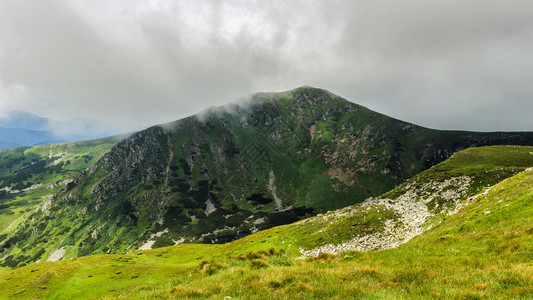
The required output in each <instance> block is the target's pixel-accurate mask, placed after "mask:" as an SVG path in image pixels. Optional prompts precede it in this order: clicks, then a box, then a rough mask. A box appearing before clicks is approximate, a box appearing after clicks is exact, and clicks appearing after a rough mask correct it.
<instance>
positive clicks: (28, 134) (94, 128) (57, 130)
mask: <svg viewBox="0 0 533 300" xmlns="http://www.w3.org/2000/svg"><path fill="white" fill-rule="evenodd" d="M113 134H115V132H114V131H113V130H112V129H111V126H109V125H106V124H103V123H101V122H98V121H95V120H88V119H82V118H76V119H72V120H69V121H64V122H63V121H56V120H52V119H48V118H43V117H40V116H38V115H36V114H33V113H30V112H26V111H13V112H10V113H9V114H8V115H7V116H6V117H4V118H2V119H0V150H2V149H9V148H17V147H26V146H36V145H43V144H55V143H62V142H66V141H81V140H89V139H95V138H100V137H104V136H110V135H113Z"/></svg>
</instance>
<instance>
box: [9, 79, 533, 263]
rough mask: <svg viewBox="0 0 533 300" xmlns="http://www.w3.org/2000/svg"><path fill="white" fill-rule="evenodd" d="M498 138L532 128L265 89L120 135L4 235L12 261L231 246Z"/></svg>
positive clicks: (528, 136)
mask: <svg viewBox="0 0 533 300" xmlns="http://www.w3.org/2000/svg"><path fill="white" fill-rule="evenodd" d="M492 144H522V145H528V144H533V133H501V132H500V133H475V132H459V131H438V130H431V129H427V128H422V127H419V126H416V125H413V124H409V123H406V122H402V121H399V120H395V119H392V118H389V117H387V116H384V115H381V114H379V113H376V112H373V111H371V110H369V109H367V108H365V107H362V106H359V105H356V104H354V103H351V102H349V101H347V100H345V99H342V98H340V97H338V96H336V95H333V94H331V93H329V92H327V91H325V90H320V89H315V88H310V87H303V88H298V89H295V90H292V91H289V92H284V93H268V94H267V93H263V94H257V95H254V96H252V97H251V98H250V99H248V100H246V101H241V102H239V103H236V104H233V105H229V106H226V107H219V108H211V109H209V110H207V111H205V112H203V113H201V114H199V115H196V116H191V117H189V118H185V119H182V120H179V121H176V122H173V123H169V124H164V125H160V126H154V127H151V128H149V129H147V130H144V131H141V132H138V133H136V134H133V135H132V136H131V137H129V138H127V139H125V140H123V141H121V142H120V143H118V144H117V145H116V146H114V147H113V148H112V149H111V151H109V152H108V153H106V154H105V155H103V156H102V158H101V159H100V160H99V161H98V162H97V163H95V164H94V165H93V166H91V167H90V168H89V169H88V170H87V171H85V172H83V173H82V174H81V175H80V176H79V177H77V178H76V180H74V181H73V182H71V183H70V184H68V185H67V186H66V188H64V189H63V190H61V191H60V192H58V193H57V194H55V195H54V196H53V197H52V198H51V199H50V200H48V201H46V203H44V204H43V205H42V206H41V207H40V209H38V210H36V211H34V212H33V213H31V214H30V215H29V216H28V217H27V218H25V219H24V220H23V221H21V222H20V224H19V226H18V227H17V228H16V229H12V230H9V231H6V232H5V233H4V236H3V238H2V239H0V241H1V242H0V243H1V244H0V245H1V246H2V248H3V249H4V259H3V265H4V266H17V265H19V266H21V265H24V264H27V263H30V262H34V261H37V260H45V259H51V260H55V259H59V258H73V257H79V256H85V255H89V254H97V253H127V252H131V251H133V250H136V249H149V248H156V247H162V246H168V245H175V244H180V243H225V242H229V241H231V240H234V239H238V238H241V237H243V236H246V235H249V234H251V233H254V232H257V231H260V230H264V229H267V228H270V227H273V226H277V225H282V224H288V223H292V222H295V221H297V220H300V219H303V218H306V217H309V216H313V215H316V214H319V213H324V212H327V211H329V210H333V209H338V208H341V207H346V206H349V205H352V204H355V203H359V202H362V201H363V200H364V199H366V198H368V197H372V196H377V195H380V194H382V193H384V192H386V191H388V190H390V189H392V188H393V187H394V186H396V185H398V184H400V183H402V182H403V181H404V180H406V179H408V178H410V177H412V176H414V175H416V174H417V173H419V172H420V171H422V170H424V169H427V168H429V167H431V166H433V165H435V164H437V163H439V162H441V161H443V160H445V159H446V158H448V157H450V156H451V155H452V154H453V153H455V152H456V151H458V150H461V149H464V148H467V147H471V146H481V145H492Z"/></svg>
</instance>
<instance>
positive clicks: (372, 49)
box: [0, 0, 533, 131]
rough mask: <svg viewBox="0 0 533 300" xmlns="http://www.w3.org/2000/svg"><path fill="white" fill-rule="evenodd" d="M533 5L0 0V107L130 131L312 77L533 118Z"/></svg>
mask: <svg viewBox="0 0 533 300" xmlns="http://www.w3.org/2000/svg"><path fill="white" fill-rule="evenodd" d="M30 7H31V9H29V8H30ZM531 11H533V3H531V1H519V0H510V1H490V0H489V1H487V0H484V1H481V0H473V1H466V2H465V1H458V0H451V1H422V0H407V1H382V0H376V1H343V0H330V1H325V0H323V1H321V0H315V1H303V0H298V1H290V2H289V1H243V0H234V1H231V0H227V1H207V0H204V1H164V0H159V1H135V2H133V1H125V0H124V1H112V2H110V1H90V2H85V1H47V2H46V3H45V2H43V1H37V0H26V1H11V2H9V1H4V2H2V3H0V115H1V114H2V113H3V114H5V113H7V112H8V111H10V110H14V109H25V110H30V111H33V112H36V113H39V114H41V115H46V116H49V117H51V118H54V119H63V120H69V119H72V118H74V117H84V118H93V119H98V120H100V121H103V122H107V123H110V124H113V125H114V126H115V127H116V128H117V129H118V130H123V131H130V130H134V129H138V128H141V127H143V126H148V125H153V124H156V123H162V122H168V121H172V120H175V119H178V118H181V117H185V116H188V115H191V114H194V113H196V112H199V111H202V110H203V109H205V108H206V107H209V106H218V105H223V104H226V103H228V102H232V101H235V100H236V99H239V98H242V97H243V96H246V95H248V94H250V93H254V92H263V91H282V90H288V89H292V88H294V87H297V86H301V85H304V84H308V85H312V86H317V87H321V88H325V89H328V90H331V91H333V92H335V93H336V94H339V95H341V96H344V97H346V98H347V99H349V100H352V101H354V102H356V103H359V104H362V105H365V106H368V107H369V108H372V109H375V110H377V111H380V112H382V113H386V114H389V115H392V116H394V117H397V118H401V119H404V120H407V121H410V122H414V123H418V124H421V125H425V126H429V127H435V128H446V129H470V130H533V120H531V118H529V117H528V115H529V112H531V111H533V101H531V96H532V95H533V87H531V84H529V81H530V78H533V59H532V54H531V53H533V18H531V16H530V15H531V14H530V12H531Z"/></svg>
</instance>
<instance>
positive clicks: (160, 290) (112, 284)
mask: <svg viewBox="0 0 533 300" xmlns="http://www.w3.org/2000/svg"><path fill="white" fill-rule="evenodd" d="M531 152H533V151H532V148H531V147H485V148H474V149H468V150H466V151H462V152H459V153H457V154H456V155H454V156H453V157H452V158H451V159H450V160H448V161H446V162H444V163H442V164H439V165H437V166H435V167H434V168H432V169H430V170H428V171H425V172H423V173H421V174H419V175H418V176H415V177H414V178H413V179H411V180H409V181H408V182H406V183H405V184H404V185H401V186H398V187H397V188H396V191H395V190H393V191H391V193H388V195H384V196H382V197H380V198H379V199H390V198H392V197H391V195H399V196H398V197H401V195H402V192H407V191H406V186H411V187H415V186H419V187H418V188H414V190H418V189H421V190H422V192H425V191H427V187H432V186H434V185H433V182H435V181H437V182H447V181H446V180H447V179H450V178H454V177H463V176H469V177H472V178H474V179H472V181H471V184H470V185H469V186H470V187H472V190H470V189H469V190H467V191H466V192H465V193H468V195H470V193H472V192H473V190H477V191H478V192H480V191H481V189H482V188H483V189H484V190H483V191H484V192H483V193H481V194H479V195H478V196H476V197H469V198H468V199H467V198H463V199H461V201H460V203H461V204H462V208H461V209H459V210H458V212H457V213H456V214H452V215H444V216H442V217H441V218H440V219H439V222H436V223H434V224H433V225H434V226H433V227H432V228H431V229H429V230H427V231H426V232H425V233H424V234H423V235H420V236H418V237H416V238H414V239H412V240H411V241H410V242H408V243H406V244H404V245H402V246H400V247H399V248H396V249H389V250H382V251H373V252H344V253H341V254H338V255H334V254H328V253H323V254H320V255H319V256H317V257H310V258H301V253H300V248H305V249H308V248H309V247H316V246H318V245H320V242H319V241H317V240H316V238H315V236H316V234H314V233H313V232H314V231H316V230H320V229H325V227H320V228H311V227H306V224H308V223H310V222H314V221H313V220H315V221H316V220H319V219H322V218H323V217H324V216H325V215H324V216H317V217H313V218H311V219H310V220H311V221H308V220H304V221H300V222H297V223H295V224H291V225H284V226H279V227H274V228H271V229H267V230H264V231H261V232H258V233H256V234H253V235H250V236H247V237H245V238H242V239H239V240H236V241H233V242H230V243H227V244H223V245H199V244H196V245H194V244H189V245H179V246H173V247H165V248H160V249H154V250H146V251H137V252H133V253H130V254H127V255H96V256H87V257H81V258H76V259H72V260H65V261H60V262H54V263H52V262H46V263H37V264H32V265H29V266H26V267H22V268H17V269H14V270H11V271H8V270H4V271H2V272H1V273H0V297H2V298H29V297H32V298H54V299H58V298H59V299H72V298H141V299H161V298H162V299H174V298H213V299H221V298H224V297H226V296H229V297H232V298H233V299H256V298H273V299H276V298H279V299H294V298H332V299H335V298H338V299H345V298H356V299H357V298H361V299H368V298H372V299H391V298H393V299H420V298H423V299H427V298H435V299H441V298H442V299H484V298H491V299H501V298H505V299H509V298H511V299H513V298H515V299H523V298H531V297H533V276H531V275H532V274H533V264H532V263H531V258H532V257H533V256H532V255H533V250H532V249H533V227H532V224H533V206H532V205H531V203H532V200H533V190H532V189H531V187H532V186H533V170H530V169H528V170H525V169H526V168H527V167H531V166H532V165H533V162H532V158H531V157H533V155H532V154H531ZM502 168H503V169H502ZM480 170H483V172H480ZM497 170H499V171H497ZM524 170H525V171H524ZM518 172H521V173H518ZM498 176H500V177H498ZM503 176H505V177H507V179H503ZM498 178H500V180H498ZM448 182H451V181H448ZM487 182H488V183H489V185H490V188H487V186H484V187H482V185H484V184H485V183H487ZM398 189H400V192H398ZM456 189H460V187H456ZM409 192H413V190H411V191H409ZM422 192H420V193H419V194H422ZM399 199H401V198H399ZM355 207H357V206H355ZM342 211H346V209H341V210H339V211H338V212H330V213H329V214H328V215H337V217H336V218H339V219H342V218H343V216H342V215H343V214H342V213H341V212H342ZM381 216H382V217H387V218H389V217H393V218H394V217H396V216H394V215H393V214H389V213H388V212H384V213H382V212H381V210H380V213H377V210H376V211H373V212H370V213H369V216H368V217H369V220H373V221H372V222H371V223H369V224H363V225H364V226H367V225H370V226H374V225H372V224H376V223H379V222H377V220H378V219H379V217H381ZM376 217H377V218H376ZM353 221H354V220H350V222H347V223H343V222H338V223H337V225H338V226H339V227H337V228H335V230H337V231H338V232H343V231H344V232H351V231H353V229H352V227H351V225H352V223H353ZM342 224H344V225H342ZM342 226H345V227H344V228H342ZM356 230H357V228H356ZM347 238H348V237H345V238H344V239H347ZM342 240H343V239H338V240H329V241H328V242H332V241H333V242H336V243H337V242H342Z"/></svg>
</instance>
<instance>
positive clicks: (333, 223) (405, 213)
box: [295, 146, 533, 256]
mask: <svg viewBox="0 0 533 300" xmlns="http://www.w3.org/2000/svg"><path fill="white" fill-rule="evenodd" d="M458 166H460V167H458ZM531 166H533V147H518V146H492V147H483V148H470V149H467V150H464V151H461V152H458V153H456V154H454V155H453V156H452V157H451V158H450V159H448V160H447V161H445V162H443V163H441V164H439V165H436V166H434V167H432V168H431V169H429V170H427V171H424V172H422V173H421V174H419V175H416V176H415V177H413V178H412V179H409V180H408V181H406V182H405V183H404V184H402V185H400V186H398V187H396V188H395V189H393V190H392V191H390V192H388V193H386V194H384V195H382V196H379V197H377V198H369V199H367V200H366V201H364V202H363V203H361V204H358V205H354V206H350V207H346V208H343V209H340V210H336V211H332V212H328V213H326V214H324V215H320V216H317V217H314V218H309V219H307V220H303V221H301V222H299V223H296V224H295V226H298V227H300V229H299V230H301V231H303V232H306V233H307V234H310V235H311V236H315V237H314V238H313V240H314V242H313V243H310V245H312V246H313V248H312V249H308V250H306V249H303V248H302V250H301V253H302V254H303V255H305V256H318V255H320V254H322V253H341V252H345V251H373V250H381V249H390V248H396V247H398V246H400V245H402V244H404V243H407V242H408V241H410V240H411V239H413V238H414V237H417V236H419V235H421V234H422V233H424V232H425V231H426V230H429V229H431V228H432V227H434V226H436V225H437V224H439V223H440V222H442V220H444V219H446V218H448V217H449V216H451V215H454V214H456V213H458V212H459V211H460V210H461V209H462V208H464V207H465V206H468V205H469V204H470V203H472V202H476V201H478V199H479V198H481V197H483V196H484V195H486V194H487V193H489V192H490V191H491V189H492V188H493V186H494V185H495V184H497V183H498V182H500V181H502V180H504V179H506V178H509V177H512V176H514V175H516V174H519V173H522V172H526V171H527V172H530V171H533V168H531ZM486 213H487V214H488V213H490V211H489V212H486ZM341 228H342V229H344V230H345V229H346V228H350V231H349V232H342V230H341ZM317 238H318V239H317ZM328 240H329V241H331V242H332V243H330V242H328Z"/></svg>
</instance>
